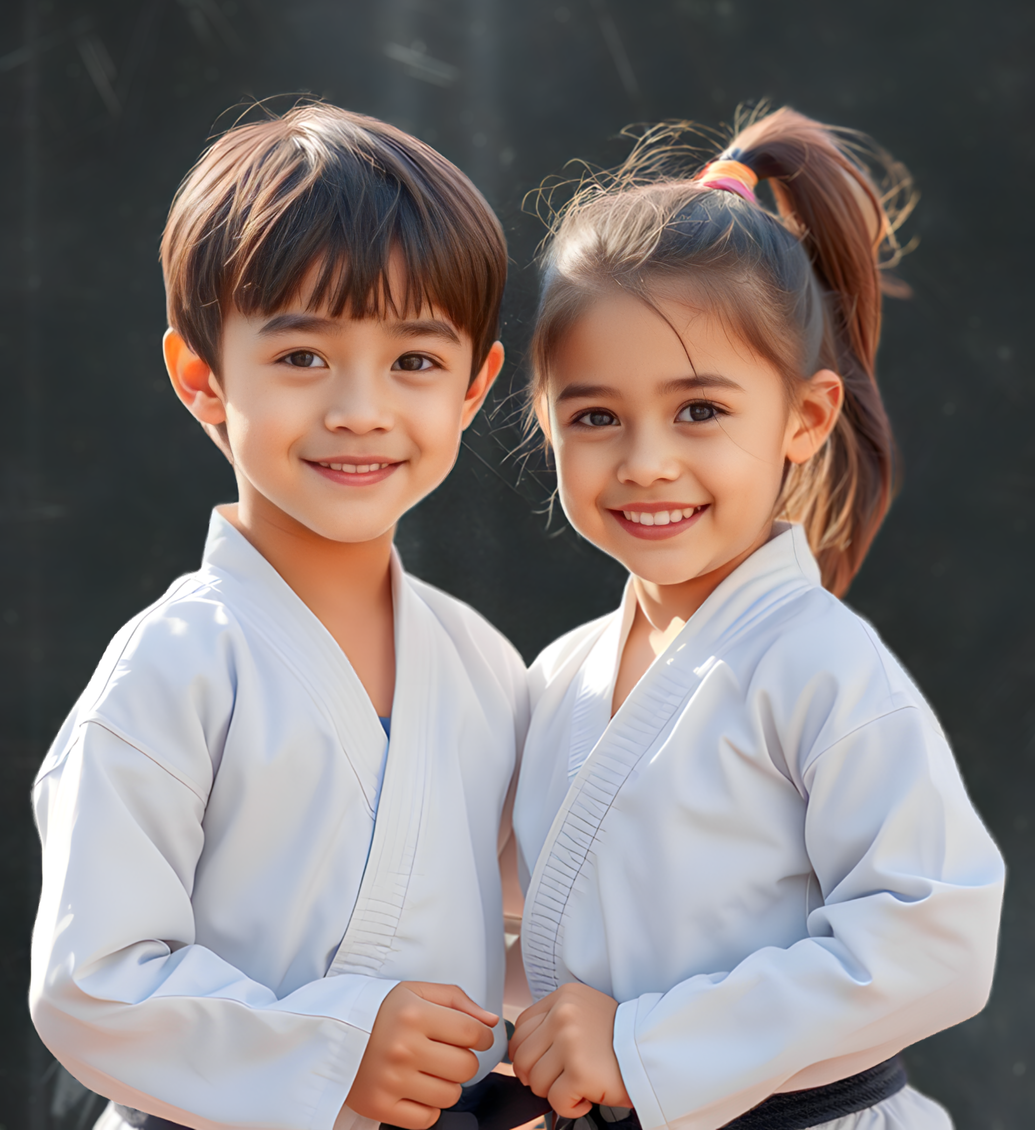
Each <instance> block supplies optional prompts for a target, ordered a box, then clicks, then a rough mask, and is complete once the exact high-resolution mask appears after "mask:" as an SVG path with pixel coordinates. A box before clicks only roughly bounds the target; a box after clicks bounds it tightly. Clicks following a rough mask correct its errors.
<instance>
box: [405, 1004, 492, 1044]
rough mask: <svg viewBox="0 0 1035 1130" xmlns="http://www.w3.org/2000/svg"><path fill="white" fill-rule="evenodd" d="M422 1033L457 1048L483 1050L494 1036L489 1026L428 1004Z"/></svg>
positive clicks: (449, 1009) (447, 1009) (450, 1010)
mask: <svg viewBox="0 0 1035 1130" xmlns="http://www.w3.org/2000/svg"><path fill="white" fill-rule="evenodd" d="M426 1007H427V1009H428V1010H429V1011H428V1014H427V1017H426V1019H425V1023H424V1025H423V1026H422V1031H423V1032H424V1035H425V1036H427V1037H428V1039H429V1040H437V1041H438V1042H439V1043H442V1044H452V1045H453V1046H454V1047H457V1048H473V1049H474V1050H475V1051H479V1052H484V1051H488V1050H489V1048H491V1047H492V1045H493V1042H494V1040H495V1037H494V1035H493V1031H492V1029H491V1028H488V1027H486V1025H484V1024H482V1023H481V1022H480V1021H478V1020H475V1019H474V1018H473V1017H471V1016H467V1015H465V1014H464V1013H462V1012H457V1011H455V1010H454V1009H451V1008H445V1007H443V1006H441V1005H435V1004H428V1005H426Z"/></svg>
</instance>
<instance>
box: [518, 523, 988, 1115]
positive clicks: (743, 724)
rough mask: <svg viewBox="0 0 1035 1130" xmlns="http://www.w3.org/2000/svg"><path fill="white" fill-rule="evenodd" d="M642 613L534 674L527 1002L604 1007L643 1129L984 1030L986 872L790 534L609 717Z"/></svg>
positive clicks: (967, 810) (869, 635)
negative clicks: (597, 995) (560, 989)
mask: <svg viewBox="0 0 1035 1130" xmlns="http://www.w3.org/2000/svg"><path fill="white" fill-rule="evenodd" d="M634 610H635V596H634V594H633V593H632V591H631V588H630V589H627V591H626V596H625V601H624V604H623V606H622V608H620V609H619V610H618V611H617V612H615V613H613V614H612V615H610V616H605V617H604V618H603V619H601V620H597V621H595V622H593V623H591V624H587V625H585V626H584V627H582V628H579V629H577V630H576V631H574V632H571V633H570V634H568V635H566V636H564V637H563V638H562V639H560V640H558V641H557V642H556V643H555V644H553V645H552V646H551V647H549V648H548V649H547V650H546V651H545V652H544V653H543V654H542V655H541V656H540V658H539V659H538V660H537V662H536V663H535V664H534V666H533V668H532V671H531V693H532V702H533V714H532V723H531V726H530V729H529V736H528V739H527V742H526V744H525V753H524V757H523V763H522V770H521V778H520V782H519V785H518V792H517V799H516V803H515V810H514V827H515V832H516V834H517V838H518V845H519V851H520V856H521V864H522V866H523V869H524V876H523V880H524V882H525V883H526V884H527V895H526V901H525V916H524V921H523V924H522V949H523V955H524V962H525V969H526V972H527V974H528V980H529V984H530V987H531V989H532V993H533V996H534V997H536V998H540V997H542V996H544V995H545V994H547V993H549V992H550V991H552V990H553V989H555V988H556V987H557V986H559V985H560V984H562V983H564V982H567V981H574V980H578V981H582V982H584V983H586V984H588V985H591V986H592V987H593V988H596V989H598V990H600V991H601V992H604V993H607V994H609V995H610V996H612V997H614V998H615V999H616V1000H617V1001H618V1002H619V1008H618V1013H617V1017H616V1022H615V1035H614V1048H615V1052H616V1054H617V1057H618V1062H619V1065H620V1067H621V1071H622V1077H623V1079H624V1081H625V1084H626V1088H627V1090H628V1092H629V1095H630V1097H631V1098H632V1100H633V1102H634V1104H635V1107H636V1111H637V1113H638V1115H639V1118H640V1122H641V1123H642V1125H643V1127H644V1130H653V1128H655V1127H659V1126H662V1125H665V1124H678V1125H679V1126H680V1127H681V1128H685V1130H691V1128H693V1130H711V1128H714V1127H717V1126H721V1125H723V1124H724V1123H725V1122H727V1121H728V1120H730V1119H732V1118H734V1117H735V1116H737V1115H738V1114H740V1113H742V1112H743V1111H745V1110H748V1109H749V1108H751V1107H752V1106H754V1105H756V1104H757V1103H758V1102H760V1101H761V1100H762V1099H764V1098H765V1097H766V1096H768V1095H769V1094H770V1093H772V1092H773V1091H786V1090H798V1089H803V1088H807V1087H815V1086H819V1085H821V1084H824V1083H829V1082H833V1081H834V1080H837V1079H840V1078H844V1077H847V1076H849V1075H852V1074H855V1073H856V1072H858V1071H861V1070H863V1069H865V1068H867V1067H870V1066H873V1065H875V1064H877V1063H880V1062H882V1061H883V1060H885V1059H887V1058H888V1057H890V1056H891V1055H893V1054H895V1053H896V1052H898V1051H899V1050H900V1049H902V1048H903V1047H905V1046H906V1045H908V1044H911V1043H913V1042H914V1041H916V1040H919V1039H921V1038H922V1037H924V1036H927V1035H929V1034H931V1033H932V1032H935V1031H937V1030H939V1029H941V1028H945V1027H947V1026H949V1025H951V1024H955V1023H957V1022H958V1021H961V1020H963V1019H965V1018H966V1017H968V1016H970V1015H972V1014H973V1013H975V1012H977V1011H978V1010H979V1009H980V1008H981V1007H982V1006H983V1004H984V1002H985V999H986V997H987V994H988V991H989V986H990V982H991V978H992V970H993V964H994V959H995V948H996V936H997V927H998V921H999V907H1000V900H1001V895H1002V886H1003V864H1002V861H1001V858H1000V856H999V853H998V851H997V850H996V848H995V845H994V844H993V843H992V840H991V839H990V838H989V836H988V833H987V832H986V831H985V829H984V827H983V826H982V824H981V821H980V819H979V818H978V816H977V815H976V813H975V812H974V809H973V807H972V806H971V804H970V801H969V800H968V798H967V795H966V792H965V791H964V787H963V784H962V782H961V780H960V777H959V773H958V771H957V768H956V765H955V763H954V761H953V758H952V754H951V752H950V750H949V747H948V745H947V743H946V740H945V736H944V734H943V733H942V730H941V728H940V726H939V724H938V721H937V719H936V718H935V716H934V714H933V713H932V712H931V709H930V707H929V706H928V705H927V703H926V702H925V701H924V700H923V698H922V697H921V695H920V693H919V691H918V690H917V689H916V687H915V686H914V685H913V683H912V682H911V681H910V679H909V677H908V675H906V673H905V671H903V669H902V667H901V666H900V665H899V664H898V662H897V661H896V660H895V658H894V657H893V656H892V655H891V654H890V653H889V651H888V650H887V648H886V647H885V646H884V644H883V643H882V642H881V641H880V639H879V638H878V637H877V635H876V633H875V632H874V631H873V629H872V628H871V627H870V626H869V625H868V624H867V623H866V622H865V621H863V620H861V619H860V618H859V617H858V616H856V615H855V614H854V613H852V612H851V611H850V610H849V609H848V608H846V607H845V606H844V605H843V604H841V603H840V601H838V600H837V599H835V598H834V597H833V596H831V595H830V594H829V593H828V592H826V591H825V590H824V589H823V588H822V587H821V586H820V579H819V571H818V569H817V567H816V563H815V561H814V559H813V557H812V554H811V553H810V551H809V547H808V543H807V540H806V538H805V535H804V532H803V531H802V529H801V528H800V527H796V526H795V527H787V526H786V525H784V526H781V527H780V529H779V530H778V531H777V533H776V536H774V537H773V539H772V540H771V541H769V542H768V544H766V545H765V546H763V547H762V548H761V549H760V550H758V552H757V553H755V554H753V555H752V556H751V557H750V558H749V559H748V560H747V561H745V562H744V564H742V565H741V566H740V567H739V568H738V569H737V570H736V571H735V572H734V573H733V574H731V575H730V576H729V577H728V578H727V579H726V580H725V581H724V582H723V583H722V584H721V585H720V586H719V587H718V588H717V589H716V590H715V592H714V593H713V594H712V595H711V596H710V597H709V598H708V600H706V601H705V603H704V604H703V605H702V606H701V608H700V609H699V610H698V611H697V612H696V613H695V614H694V616H693V617H692V618H691V619H690V621H689V622H688V623H687V625H686V627H685V628H684V629H683V630H682V632H681V633H680V634H679V636H678V637H677V638H676V639H675V640H674V641H673V642H672V644H671V645H670V646H669V648H668V649H667V650H666V651H665V652H664V654H663V655H661V656H659V657H658V658H657V660H656V661H655V662H654V663H653V664H652V666H651V667H650V669H649V670H648V671H647V673H646V674H645V675H644V677H643V678H642V679H641V680H640V682H639V683H638V684H637V685H636V687H635V688H634V690H633V691H632V693H631V694H630V695H629V697H628V698H627V699H626V701H625V702H624V703H623V704H622V706H621V708H620V709H619V710H618V712H617V713H616V714H615V716H614V718H613V719H611V718H610V709H611V699H612V694H613V689H614V681H615V672H616V667H617V662H618V659H619V657H620V655H621V649H622V646H623V643H624V639H625V636H626V634H627V632H628V629H629V626H630V624H631V622H632V617H633V613H634ZM537 861H538V862H537ZM530 870H533V873H532V875H531V880H530V882H529V876H528V872H529V871H530ZM900 1094H901V1095H902V1096H903V1097H902V1098H901V1100H899V1099H898V1097H897V1096H896V1098H895V1099H889V1100H887V1102H888V1103H891V1104H896V1102H897V1103H898V1105H902V1106H904V1107H908V1106H910V1104H912V1105H913V1106H916V1105H917V1103H919V1104H926V1106H927V1107H930V1108H931V1109H933V1110H935V1111H939V1112H940V1108H937V1107H935V1106H934V1104H931V1103H929V1102H927V1100H923V1099H922V1098H921V1096H919V1095H916V1093H915V1092H911V1091H907V1092H901V1093H900ZM917 1116H918V1117H917V1118H915V1119H910V1118H906V1119H905V1121H904V1123H902V1124H904V1125H910V1126H916V1127H920V1126H924V1127H926V1126H928V1125H931V1124H933V1123H934V1122H936V1123H937V1124H939V1125H945V1124H946V1121H945V1119H944V1115H943V1114H941V1113H939V1115H938V1117H937V1118H936V1119H934V1120H932V1119H931V1117H930V1115H929V1114H924V1113H923V1112H922V1111H920V1110H919V1109H918V1110H917ZM855 1124H856V1123H855V1121H853V1123H852V1125H855ZM863 1124H865V1125H869V1124H870V1123H866V1122H865V1120H862V1121H860V1122H859V1125H863ZM889 1124H890V1125H896V1126H897V1125H899V1124H900V1122H899V1121H898V1120H896V1119H895V1118H892V1119H891V1120H890V1123H889V1122H887V1121H880V1120H879V1119H878V1120H877V1121H875V1122H874V1123H873V1125H875V1126H876V1125H880V1126H882V1127H884V1126H887V1125H889ZM838 1126H839V1127H840V1126H841V1123H840V1122H839V1123H838Z"/></svg>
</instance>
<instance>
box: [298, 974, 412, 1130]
mask: <svg viewBox="0 0 1035 1130" xmlns="http://www.w3.org/2000/svg"><path fill="white" fill-rule="evenodd" d="M362 981H363V982H365V983H364V984H362V986H361V987H360V989H359V992H358V993H356V995H355V997H353V999H352V1000H351V1001H350V1002H349V1007H348V1016H347V1019H346V1020H345V1022H344V1023H339V1024H338V1025H337V1029H338V1039H337V1040H336V1041H335V1043H334V1046H333V1049H332V1054H331V1059H332V1061H333V1066H332V1069H331V1072H330V1073H329V1074H330V1075H331V1076H332V1078H331V1080H330V1081H329V1085H328V1086H327V1087H325V1088H324V1090H323V1094H322V1095H321V1096H320V1100H319V1103H318V1105H317V1108H316V1111H315V1112H314V1117H313V1122H312V1125H313V1127H314V1128H318V1127H333V1126H336V1125H337V1123H338V1119H339V1115H340V1114H341V1112H342V1108H343V1107H344V1106H345V1100H346V1099H347V1098H348V1094H349V1091H351V1090H352V1084H353V1082H354V1081H355V1079H356V1072H357V1071H359V1064H360V1061H361V1060H362V1059H363V1054H364V1052H366V1050H367V1043H368V1042H369V1040H370V1032H371V1030H372V1029H373V1027H374V1021H375V1020H376V1019H377V1013H378V1010H379V1009H380V1007H381V1005H382V1004H383V1003H384V999H385V997H386V996H388V994H389V993H390V992H391V991H392V990H393V989H394V988H395V986H396V985H398V984H399V982H398V981H382V980H379V979H378V978H376V977H364V978H362ZM349 1113H350V1114H352V1112H351V1111H350V1112H349ZM353 1118H354V1119H358V1120H359V1121H360V1122H368V1121H369V1120H368V1119H361V1118H359V1116H358V1115H353ZM370 1125H371V1126H373V1123H370Z"/></svg>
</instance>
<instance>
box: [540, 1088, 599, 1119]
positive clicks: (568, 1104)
mask: <svg viewBox="0 0 1035 1130" xmlns="http://www.w3.org/2000/svg"><path fill="white" fill-rule="evenodd" d="M555 1093H556V1096H557V1097H554V1096H555ZM547 1101H548V1102H549V1104H550V1106H551V1107H552V1109H553V1110H554V1111H556V1112H557V1114H559V1115H560V1116H561V1118H581V1117H582V1116H583V1115H584V1114H589V1112H590V1111H591V1110H592V1109H593V1104H592V1103H591V1102H590V1101H589V1099H580V1098H577V1097H572V1096H571V1095H570V1094H569V1093H568V1091H567V1089H566V1088H564V1087H562V1088H561V1089H560V1090H558V1088H557V1087H556V1086H554V1087H551V1088H550V1093H549V1095H548V1096H547Z"/></svg>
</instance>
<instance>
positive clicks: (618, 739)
mask: <svg viewBox="0 0 1035 1130" xmlns="http://www.w3.org/2000/svg"><path fill="white" fill-rule="evenodd" d="M819 583H820V574H819V568H818V566H817V565H816V562H815V559H814V558H813V556H812V553H811V551H810V549H809V545H808V539H807V538H806V536H805V531H804V530H803V529H802V527H801V526H797V525H789V524H788V523H779V525H778V527H777V528H776V529H774V536H773V537H772V538H771V539H770V540H769V541H768V542H767V543H766V544H765V545H763V546H762V547H761V548H760V549H758V550H756V551H755V553H753V554H752V555H751V556H750V557H749V558H748V559H747V560H746V561H744V562H743V563H742V564H741V565H739V566H738V567H737V569H735V570H734V571H733V572H732V573H731V574H730V575H729V576H728V577H727V578H726V579H725V580H724V581H723V582H722V583H721V584H720V585H718V586H716V588H715V591H714V592H713V593H712V594H711V595H710V596H709V597H708V599H707V600H705V601H704V602H703V603H702V605H701V607H700V608H698V609H697V611H696V612H695V613H694V614H693V616H691V617H690V619H689V620H688V621H687V623H686V625H685V626H684V627H683V629H682V631H681V632H680V633H679V635H677V636H676V637H675V639H674V640H672V642H671V643H670V644H669V646H668V647H667V648H666V649H665V650H664V651H663V652H662V653H661V655H659V656H657V658H656V659H655V660H654V662H653V663H652V664H651V665H650V667H648V669H647V671H646V672H645V673H644V675H643V676H642V677H641V679H640V680H639V682H637V684H636V685H635V686H634V687H633V688H632V690H631V691H630V692H629V694H628V696H627V697H626V699H625V701H624V702H623V703H622V705H621V706H620V707H619V709H618V710H617V711H616V712H615V714H614V717H613V718H610V719H609V718H608V714H609V713H610V704H611V697H610V695H609V694H608V688H610V692H611V694H613V687H614V679H615V677H616V671H617V664H618V659H619V657H620V654H621V653H620V650H619V644H620V642H621V640H622V635H623V627H624V625H625V623H626V621H627V620H628V618H629V617H628V607H629V602H630V601H633V602H635V599H636V597H635V593H634V592H632V591H631V587H627V588H626V593H625V598H624V600H623V604H622V607H621V608H619V609H618V610H617V611H616V612H615V614H614V616H613V618H612V620H611V622H610V623H609V624H607V625H605V626H604V628H603V630H602V633H601V635H600V637H599V638H598V640H597V644H596V645H595V646H594V647H593V648H592V649H591V650H590V653H589V655H587V657H586V660H585V661H584V662H583V664H582V666H581V668H580V669H579V671H578V672H577V674H576V675H575V683H574V688H575V700H574V704H573V707H572V729H571V738H570V743H571V744H570V746H569V770H570V769H571V767H572V761H573V760H574V759H575V756H578V757H580V758H581V764H580V765H579V767H578V768H577V770H576V771H575V772H574V774H572V775H571V778H570V780H571V784H570V786H569V788H568V793H567V795H566V797H565V799H564V803H563V804H562V805H561V808H560V810H559V811H558V812H557V815H556V817H555V818H554V821H553V824H552V826H551V828H550V831H549V833H548V835H547V837H546V841H545V843H544V845H543V847H542V850H541V851H540V853H539V859H538V861H537V863H536V866H535V871H534V872H533V874H532V879H531V883H530V884H529V888H528V894H527V896H526V900H525V918H524V925H523V927H522V952H523V955H524V962H525V972H526V974H527V976H528V983H529V987H530V988H531V990H532V993H533V995H534V996H535V997H536V999H538V998H540V997H542V996H545V995H546V994H547V993H549V992H552V991H553V990H554V989H555V988H557V986H558V984H559V980H558V972H557V960H558V953H559V949H560V943H561V936H562V932H563V927H564V921H565V911H566V907H567V902H568V897H569V895H570V893H571V891H572V889H573V887H574V884H575V882H576V880H577V878H578V876H579V874H580V873H581V871H582V868H583V866H584V865H585V863H586V860H587V858H588V857H589V855H590V853H591V851H592V846H593V843H594V841H595V839H596V836H597V834H598V832H599V829H600V826H601V824H602V823H603V821H604V820H605V818H606V816H607V813H608V811H609V810H610V808H611V805H612V804H613V802H614V799H615V797H616V796H617V794H618V792H619V790H620V789H621V788H622V786H623V785H624V784H625V782H626V781H627V780H628V779H629V776H630V774H631V773H632V772H633V770H634V769H635V767H636V766H637V764H639V762H640V760H641V759H642V758H644V757H646V756H648V755H649V753H650V751H651V749H652V748H653V747H654V744H655V742H656V741H657V740H658V738H659V736H660V735H661V733H662V731H663V730H664V729H665V727H666V726H667V725H668V724H669V722H670V721H671V719H672V718H673V716H674V715H675V714H676V712H677V711H678V710H679V709H680V708H681V707H682V706H683V705H684V704H685V703H686V702H687V701H688V700H689V699H690V698H691V697H692V695H693V694H694V692H695V691H696V690H697V688H698V687H699V686H700V684H701V683H702V682H703V680H704V679H705V678H706V677H707V675H708V672H709V671H710V670H711V668H712V667H713V666H714V664H715V662H716V660H717V659H718V657H719V656H720V655H721V653H722V652H723V651H724V650H726V649H727V648H728V647H729V646H730V645H731V644H732V643H733V642H734V641H735V640H736V639H737V638H738V637H739V636H740V635H741V634H742V633H744V632H746V631H747V630H749V629H750V628H751V627H752V626H754V625H755V624H756V623H757V622H758V621H759V620H760V619H762V618H764V617H765V616H768V615H770V614H771V613H772V612H774V611H775V610H776V609H777V608H778V607H780V606H781V605H783V604H784V603H786V602H787V601H789V600H792V599H794V598H795V597H797V596H798V595H799V594H801V593H802V592H803V591H805V590H807V589H810V588H813V587H815V586H817V585H818V584H819ZM572 751H575V753H574V754H573V752H572Z"/></svg>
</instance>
